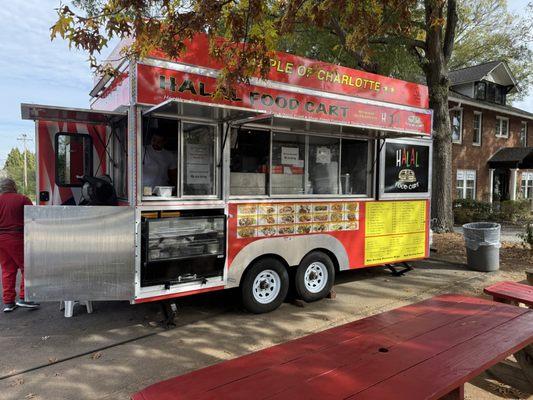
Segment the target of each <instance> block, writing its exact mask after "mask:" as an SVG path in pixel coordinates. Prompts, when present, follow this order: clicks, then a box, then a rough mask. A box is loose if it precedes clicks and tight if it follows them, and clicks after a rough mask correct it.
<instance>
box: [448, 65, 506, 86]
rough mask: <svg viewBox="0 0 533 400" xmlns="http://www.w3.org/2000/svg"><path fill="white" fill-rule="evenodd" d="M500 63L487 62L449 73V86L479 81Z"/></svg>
mask: <svg viewBox="0 0 533 400" xmlns="http://www.w3.org/2000/svg"><path fill="white" fill-rule="evenodd" d="M501 63H502V61H489V62H486V63H483V64H478V65H474V66H473V67H465V68H461V69H456V70H454V71H450V73H449V75H448V76H449V78H450V86H455V85H460V84H461V83H467V82H476V81H480V80H482V79H483V78H484V77H485V76H487V75H488V74H489V73H490V72H491V71H492V70H493V69H494V68H496V67H497V66H498V65H500V64H501Z"/></svg>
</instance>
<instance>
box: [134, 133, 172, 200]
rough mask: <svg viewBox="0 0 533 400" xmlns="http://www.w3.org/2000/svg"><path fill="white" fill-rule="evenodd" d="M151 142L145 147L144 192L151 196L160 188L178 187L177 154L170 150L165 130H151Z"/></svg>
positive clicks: (143, 159) (143, 156)
mask: <svg viewBox="0 0 533 400" xmlns="http://www.w3.org/2000/svg"><path fill="white" fill-rule="evenodd" d="M150 133H151V135H150V141H149V143H148V144H146V145H145V146H143V154H142V164H143V175H142V176H143V192H144V194H145V195H151V194H152V192H153V191H154V190H155V189H156V187H158V186H172V187H175V186H176V181H177V159H176V154H175V153H173V152H172V151H170V150H168V144H169V143H168V136H167V134H166V132H165V131H164V129H163V128H155V129H151V132H150Z"/></svg>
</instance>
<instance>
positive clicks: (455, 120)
mask: <svg viewBox="0 0 533 400" xmlns="http://www.w3.org/2000/svg"><path fill="white" fill-rule="evenodd" d="M450 118H451V124H452V142H453V143H461V141H462V139H463V110H452V112H451V114H450Z"/></svg>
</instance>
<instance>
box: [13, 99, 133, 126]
mask: <svg viewBox="0 0 533 400" xmlns="http://www.w3.org/2000/svg"><path fill="white" fill-rule="evenodd" d="M20 110H21V114H22V119H30V120H34V121H37V120H45V121H68V122H80V123H89V124H108V123H110V122H113V121H116V120H119V119H121V118H123V117H125V116H126V115H127V112H126V111H123V112H121V111H102V110H91V109H86V108H67V107H54V106H44V105H39V104H26V103H23V104H21V105H20Z"/></svg>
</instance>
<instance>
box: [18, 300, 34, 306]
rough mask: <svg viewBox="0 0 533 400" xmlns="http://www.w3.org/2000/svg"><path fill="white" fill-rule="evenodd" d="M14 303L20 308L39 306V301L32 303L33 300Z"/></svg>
mask: <svg viewBox="0 0 533 400" xmlns="http://www.w3.org/2000/svg"><path fill="white" fill-rule="evenodd" d="M16 305H17V306H19V307H22V308H39V306H40V304H39V303H34V302H33V301H24V300H19V301H17V304H16Z"/></svg>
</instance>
